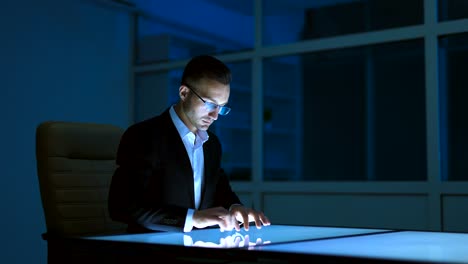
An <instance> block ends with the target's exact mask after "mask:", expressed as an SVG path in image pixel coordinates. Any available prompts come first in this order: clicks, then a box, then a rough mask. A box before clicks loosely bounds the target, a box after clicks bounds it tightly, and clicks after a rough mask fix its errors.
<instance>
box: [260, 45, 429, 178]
mask: <svg viewBox="0 0 468 264" xmlns="http://www.w3.org/2000/svg"><path fill="white" fill-rule="evenodd" d="M423 51H424V49H423V41H422V40H417V41H408V42H400V43H391V44H385V45H375V46H367V47H359V48H350V49H343V50H337V51H326V52H315V53H307V54H303V55H302V56H300V57H290V58H274V59H269V60H266V61H265V70H264V73H265V75H264V83H265V95H264V98H265V99H264V100H265V103H264V105H265V109H264V111H266V113H267V114H265V119H266V123H265V126H266V127H265V132H264V133H265V136H264V139H265V175H264V177H265V179H266V180H320V181H330V180H331V181H335V180H339V181H343V180H364V181H367V180H369V181H384V180H385V181H397V180H402V181H415V180H416V181H419V180H425V179H426V178H427V176H426V131H425V125H426V124H425V118H426V117H425V93H424V53H423ZM301 72H302V76H301V75H300V74H301ZM274 95H276V96H274ZM278 95H279V96H278ZM270 112H271V113H270ZM275 118H276V119H275ZM268 120H271V121H270V122H271V123H270V124H269V123H268V122H267V121H268ZM280 120H281V121H280Z"/></svg>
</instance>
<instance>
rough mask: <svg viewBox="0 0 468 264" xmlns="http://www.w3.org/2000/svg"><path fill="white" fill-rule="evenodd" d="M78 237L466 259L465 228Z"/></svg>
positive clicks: (199, 249) (184, 246) (398, 258)
mask: <svg viewBox="0 0 468 264" xmlns="http://www.w3.org/2000/svg"><path fill="white" fill-rule="evenodd" d="M78 240H79V241H81V242H83V241H88V242H99V243H101V244H102V243H105V244H106V245H118V246H119V248H120V249H122V248H124V249H127V248H131V249H141V248H144V249H145V250H146V249H148V248H151V249H155V250H156V251H157V252H158V254H159V253H161V252H171V253H172V252H176V253H174V254H173V255H176V256H179V255H187V256H190V257H193V256H197V255H198V256H203V257H204V258H205V259H206V258H210V257H211V256H221V257H222V258H227V259H230V258H231V257H239V256H241V257H245V259H247V260H248V262H268V261H276V262H279V263H309V262H318V263H444V264H446V263H466V264H468V233H448V232H423V231H409V230H408V231H399V230H388V229H366V228H345V227H320V226H296V225H271V226H265V227H262V228H261V229H257V228H256V227H255V226H250V230H249V231H245V230H244V229H242V230H241V231H235V230H233V231H225V232H221V231H219V229H217V228H208V229H202V230H194V231H192V232H188V233H183V232H160V233H146V234H121V235H112V236H90V237H79V238H78ZM115 251H116V250H115V249H114V251H112V254H113V253H114V252H115ZM117 251H118V250H117ZM145 252H147V251H145ZM218 253H221V254H218ZM138 254H140V253H138ZM138 254H136V255H138ZM152 257H154V256H151V258H149V259H152ZM242 260H244V259H242ZM243 262H244V261H243Z"/></svg>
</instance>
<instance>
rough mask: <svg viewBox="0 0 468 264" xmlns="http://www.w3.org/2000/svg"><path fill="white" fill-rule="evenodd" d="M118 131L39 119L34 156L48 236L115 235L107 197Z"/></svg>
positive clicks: (119, 226)
mask: <svg viewBox="0 0 468 264" xmlns="http://www.w3.org/2000/svg"><path fill="white" fill-rule="evenodd" d="M122 133H123V129H121V128H119V127H117V126H113V125H108V124H93V123H78V122H56V121H48V122H44V123H41V124H40V125H39V126H38V127H37V131H36V159H37V171H38V177H39V187H40V192H41V198H42V205H43V209H44V214H45V220H46V226H47V232H46V234H47V235H49V236H50V235H59V236H63V235H65V236H68V235H95V234H109V233H120V232H123V231H124V230H125V228H126V227H125V226H123V225H122V224H121V223H117V222H113V221H112V220H110V218H109V215H108V210H107V195H108V189H109V184H110V181H111V178H112V174H113V172H114V169H115V156H116V152H117V148H118V144H119V141H120V137H121V135H122Z"/></svg>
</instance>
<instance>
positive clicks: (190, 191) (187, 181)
mask: <svg viewBox="0 0 468 264" xmlns="http://www.w3.org/2000/svg"><path fill="white" fill-rule="evenodd" d="M163 116H164V122H165V125H164V127H167V128H168V129H167V132H168V133H167V142H163V144H164V145H166V148H167V152H166V153H170V155H171V157H168V160H173V161H174V166H175V168H173V169H174V170H173V171H174V172H175V173H176V174H178V175H177V178H181V179H183V182H180V185H179V186H178V187H179V190H182V191H186V192H187V195H188V196H189V197H190V202H191V207H192V208H194V207H195V198H194V197H195V193H194V183H193V170H192V165H191V164H190V159H189V157H188V154H187V150H186V149H185V145H184V143H183V141H182V138H181V137H180V135H179V132H178V131H177V128H176V127H175V125H174V123H173V122H172V119H171V115H170V113H169V111H168V110H167V111H165V112H164V113H163Z"/></svg>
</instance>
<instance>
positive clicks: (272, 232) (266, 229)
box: [84, 225, 389, 248]
mask: <svg viewBox="0 0 468 264" xmlns="http://www.w3.org/2000/svg"><path fill="white" fill-rule="evenodd" d="M381 232H389V230H385V229H363V228H340V227H314V226H294V225H271V226H263V227H262V228H261V229H257V228H256V227H255V226H250V228H249V230H248V231H245V230H244V229H243V228H242V229H241V230H240V231H236V230H232V231H224V232H221V231H220V230H219V229H218V228H209V229H200V230H194V231H192V232H188V233H182V232H180V233H179V232H161V233H149V234H148V233H147V234H129V235H117V236H93V237H84V239H91V240H100V241H119V242H134V243H146V244H163V245H177V246H195V247H197V246H198V247H211V248H237V247H253V246H259V245H269V244H277V243H285V242H295V241H306V240H314V239H323V238H331V237H343V236H350V235H362V234H370V233H381Z"/></svg>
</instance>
